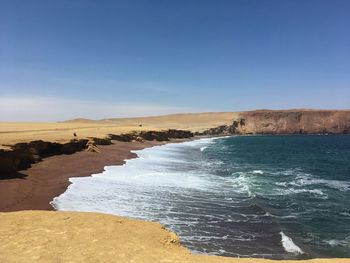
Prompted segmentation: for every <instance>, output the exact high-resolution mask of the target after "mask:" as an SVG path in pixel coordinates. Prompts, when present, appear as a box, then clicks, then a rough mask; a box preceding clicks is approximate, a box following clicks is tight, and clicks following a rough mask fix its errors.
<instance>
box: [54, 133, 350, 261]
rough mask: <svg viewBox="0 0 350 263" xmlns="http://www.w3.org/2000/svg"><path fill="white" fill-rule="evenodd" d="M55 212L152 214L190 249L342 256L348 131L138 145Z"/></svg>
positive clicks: (348, 220)
mask: <svg viewBox="0 0 350 263" xmlns="http://www.w3.org/2000/svg"><path fill="white" fill-rule="evenodd" d="M136 152H137V154H138V155H139V157H140V158H137V159H132V160H128V161H127V163H126V164H125V165H123V166H111V167H106V168H105V169H106V170H105V172H103V173H102V174H98V175H94V176H92V177H86V178H72V179H71V181H72V184H71V185H70V187H69V189H68V190H67V191H66V192H65V193H64V194H62V195H61V196H59V197H58V198H55V199H54V201H53V205H54V207H55V208H56V209H58V210H78V211H97V212H105V213H111V214H117V215H123V216H128V217H132V218H139V219H144V220H151V221H160V222H161V223H163V224H164V225H165V226H166V227H168V228H169V229H171V230H172V231H175V232H176V233H177V234H178V235H179V236H180V239H181V242H182V243H183V244H184V245H185V246H187V247H188V248H189V249H191V250H192V251H193V252H195V253H206V254H215V255H225V256H234V257H236V256H240V257H251V256H253V257H265V258H276V259H280V258H286V259H291V258H314V257H350V136H346V135H342V136H340V135H339V136H337V135H334V136H311V135H310V136H307V135H299V136H236V137H225V138H218V139H201V140H196V141H191V142H185V143H177V144H167V145H164V146H157V147H153V148H148V149H144V150H141V151H136Z"/></svg>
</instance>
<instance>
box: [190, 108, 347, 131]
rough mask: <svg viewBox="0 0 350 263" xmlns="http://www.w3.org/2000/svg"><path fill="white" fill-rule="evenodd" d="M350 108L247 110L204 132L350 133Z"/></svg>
mask: <svg viewBox="0 0 350 263" xmlns="http://www.w3.org/2000/svg"><path fill="white" fill-rule="evenodd" d="M348 133H350V111H330V110H323V111H321V110H320V111H316V110H286V111H272V110H260V111H247V112H240V113H239V114H238V118H235V119H233V120H232V123H231V124H226V125H221V126H218V127H215V128H211V129H208V130H205V131H204V132H202V133H197V134H198V135H199V134H203V135H221V134H348Z"/></svg>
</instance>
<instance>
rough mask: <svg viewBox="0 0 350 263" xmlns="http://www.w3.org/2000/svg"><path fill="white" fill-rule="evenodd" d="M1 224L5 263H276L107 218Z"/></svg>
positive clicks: (24, 216)
mask: <svg viewBox="0 0 350 263" xmlns="http://www.w3.org/2000/svg"><path fill="white" fill-rule="evenodd" d="M0 221H1V224H0V262H125V263H127V262H134V263H137V262H140V263H156V262H179V263H180V262H181V263H185V262H193V263H194V262H198V263H199V262H200V263H205V262H208V263H209V262H213V263H215V262H239V263H240V262H241V263H248V262H249V263H253V262H257V263H260V262H261V263H262V262H276V261H272V260H264V259H236V258H225V257H216V256H204V255H193V254H191V253H189V251H188V250H187V249H186V248H184V247H183V246H181V245H180V244H179V239H178V237H177V236H176V235H175V234H174V233H171V232H169V231H168V230H166V229H164V228H163V227H162V225H161V224H159V223H154V222H143V221H136V220H130V219H125V218H122V217H117V216H111V215H105V214H97V213H78V212H48V211H22V212H12V213H0ZM278 262H281V263H282V262H284V263H285V262H289V263H292V262H301V261H284V260H282V261H278ZM305 262H310V263H316V262H317V263H329V262H333V263H334V262H338V263H340V262H342V263H345V262H350V261H349V259H314V260H308V261H305Z"/></svg>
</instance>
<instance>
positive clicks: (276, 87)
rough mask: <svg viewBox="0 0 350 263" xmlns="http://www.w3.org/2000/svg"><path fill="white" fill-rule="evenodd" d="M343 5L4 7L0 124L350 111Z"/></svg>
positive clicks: (348, 29)
mask: <svg viewBox="0 0 350 263" xmlns="http://www.w3.org/2000/svg"><path fill="white" fill-rule="evenodd" d="M349 14H350V1H348V0H328V1H326V0H291V1H288V0H255V1H254V0H227V1H225V0H211V1H207V0H197V1H191V0H176V1H166V0H164V1H156V0H154V1H152V0H148V1H132V0H127V1H117V0H115V1H112V0H111V1H103V0H102V1H101V0H95V1H88V0H84V1H83V0H82V1H79V0H74V1H72V0H60V1H47V0H43V1H36V0H28V1H17V0H8V1H7V0H0V94H1V95H0V120H39V121H44V120H64V119H69V118H75V117H86V118H104V117H125V116H138V115H141V116H142V115H154V114H167V113H173V112H189V111H191V112H199V111H237V110H252V109H261V108H269V109H286V108H332V109H334V108H338V109H343V108H350V15H349Z"/></svg>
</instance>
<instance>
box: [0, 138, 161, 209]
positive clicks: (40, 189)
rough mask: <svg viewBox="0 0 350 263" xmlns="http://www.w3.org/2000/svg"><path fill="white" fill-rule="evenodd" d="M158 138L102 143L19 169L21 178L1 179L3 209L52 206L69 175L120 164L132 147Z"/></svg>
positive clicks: (0, 205)
mask: <svg viewBox="0 0 350 263" xmlns="http://www.w3.org/2000/svg"><path fill="white" fill-rule="evenodd" d="M159 144H160V143H159V142H145V143H138V142H133V143H129V142H117V141H116V142H114V144H112V145H101V146H99V149H100V150H101V152H100V153H94V152H87V151H81V152H77V153H74V154H70V155H56V156H52V157H48V158H46V159H45V160H44V161H42V162H39V163H36V164H34V165H33V166H32V167H31V168H29V169H27V170H24V171H19V173H20V174H21V175H22V177H21V178H15V179H4V180H0V199H1V202H0V211H19V210H53V208H52V206H51V205H50V202H51V201H52V200H53V198H54V197H56V196H58V195H60V194H62V193H63V192H64V191H65V190H66V189H67V187H68V185H69V178H71V177H83V176H90V175H92V174H95V173H100V172H102V171H103V168H104V167H105V166H108V165H121V164H123V163H124V162H125V159H130V158H135V157H136V154H134V153H132V152H131V151H132V150H140V149H143V148H145V147H152V146H154V145H159Z"/></svg>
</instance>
